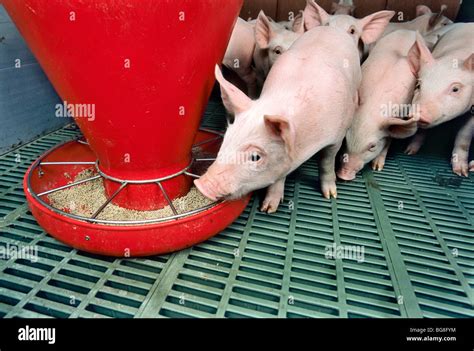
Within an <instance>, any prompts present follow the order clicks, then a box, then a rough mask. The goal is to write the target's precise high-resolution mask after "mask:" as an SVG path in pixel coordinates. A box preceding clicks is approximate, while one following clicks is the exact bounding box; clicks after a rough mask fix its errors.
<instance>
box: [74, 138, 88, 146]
mask: <svg viewBox="0 0 474 351" xmlns="http://www.w3.org/2000/svg"><path fill="white" fill-rule="evenodd" d="M77 142H78V143H79V144H83V145H89V143H88V142H87V141H84V140H80V139H79V140H77Z"/></svg>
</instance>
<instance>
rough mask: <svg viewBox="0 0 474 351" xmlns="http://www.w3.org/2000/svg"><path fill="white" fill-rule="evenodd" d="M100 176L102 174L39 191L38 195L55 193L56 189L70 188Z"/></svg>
mask: <svg viewBox="0 0 474 351" xmlns="http://www.w3.org/2000/svg"><path fill="white" fill-rule="evenodd" d="M98 178H100V175H96V176H94V177H91V178H87V179H83V180H79V181H77V182H74V183H70V184H66V185H63V186H60V187H57V188H54V189H51V190H47V191H44V192H42V193H39V194H38V195H37V196H44V195H48V194H51V193H54V192H56V191H59V190H64V189H67V188H70V187H72V186H75V185H79V184H82V183H86V182H89V181H91V180H94V179H98Z"/></svg>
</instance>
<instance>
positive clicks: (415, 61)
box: [407, 32, 434, 76]
mask: <svg viewBox="0 0 474 351" xmlns="http://www.w3.org/2000/svg"><path fill="white" fill-rule="evenodd" d="M407 59H408V64H409V65H410V69H411V71H412V73H413V74H414V75H415V76H418V72H419V71H420V68H421V67H422V66H423V65H426V64H430V63H432V62H433V61H434V58H433V55H431V52H430V50H429V49H428V47H427V46H426V44H425V40H424V39H423V37H422V36H421V35H420V33H418V32H416V40H415V43H414V44H413V46H412V47H411V48H410V50H409V51H408V55H407Z"/></svg>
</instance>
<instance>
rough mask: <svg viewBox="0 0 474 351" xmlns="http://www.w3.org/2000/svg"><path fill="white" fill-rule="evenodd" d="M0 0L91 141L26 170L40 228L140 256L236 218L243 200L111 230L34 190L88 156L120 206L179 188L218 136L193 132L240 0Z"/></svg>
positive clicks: (136, 205) (148, 206) (58, 180)
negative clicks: (197, 154) (197, 149)
mask: <svg viewBox="0 0 474 351" xmlns="http://www.w3.org/2000/svg"><path fill="white" fill-rule="evenodd" d="M3 3H4V6H5V8H6V10H7V11H8V13H9V15H10V17H11V18H12V19H13V21H14V22H15V24H16V25H17V27H18V29H19V30H20V32H21V33H22V35H23V37H24V38H25V40H26V42H27V43H28V45H29V47H30V48H31V50H32V51H33V53H34V54H35V56H36V57H37V58H38V61H39V62H40V64H41V66H42V68H43V69H44V71H45V73H46V74H47V76H48V77H49V79H50V81H51V82H52V83H53V85H54V86H55V88H56V90H57V91H58V93H59V95H60V96H61V98H62V99H63V100H64V101H65V104H67V105H66V106H67V108H68V109H71V108H72V110H73V111H72V112H73V113H72V114H73V117H74V119H75V121H76V123H77V124H78V126H79V128H80V129H81V131H82V132H83V134H84V137H85V140H86V143H87V144H88V145H84V143H79V142H72V143H67V144H65V145H63V146H61V147H58V148H55V149H53V150H50V151H49V152H47V153H46V154H45V155H43V156H42V157H41V158H40V159H39V160H38V161H36V162H35V163H34V164H33V165H32V167H30V169H29V170H28V172H27V174H26V176H25V182H24V187H25V193H26V196H27V200H28V203H29V205H30V208H31V210H32V213H33V215H34V216H35V218H36V219H37V220H38V223H39V224H40V225H41V226H43V227H44V228H45V230H47V231H48V232H49V233H50V234H51V235H53V236H55V237H56V238H58V239H59V240H61V241H64V242H66V243H68V244H70V245H71V246H73V247H76V248H79V249H82V250H85V251H90V252H94V253H101V254H108V255H115V256H124V255H130V256H140V255H150V254H158V253H164V252H170V251H174V250H178V249H181V248H184V247H188V246H190V245H193V244H195V243H197V242H200V241H202V240H205V239H207V238H208V237H210V236H212V235H214V234H216V233H217V232H218V231H220V230H222V229H223V228H225V227H226V226H227V225H229V224H230V223H231V222H232V221H233V220H234V219H235V218H236V217H237V216H238V215H239V214H240V212H241V211H242V210H243V209H244V208H245V206H246V204H247V202H248V198H245V199H243V200H241V201H234V202H223V203H219V204H215V205H213V206H209V207H208V208H205V209H201V210H199V211H195V212H190V213H186V214H178V215H176V216H173V217H170V218H168V219H167V220H166V221H164V220H159V221H158V220H156V221H152V222H153V224H147V223H148V222H146V223H143V222H141V223H139V224H136V223H135V225H132V224H134V223H129V225H125V226H117V225H110V224H113V223H108V224H105V223H104V221H102V222H100V221H96V220H95V218H90V219H83V218H77V216H74V215H70V214H67V213H65V212H62V211H57V210H55V209H53V208H52V207H51V206H49V205H48V203H47V201H46V200H44V194H43V199H42V196H40V195H41V193H45V192H48V191H49V189H52V188H55V187H58V186H64V185H66V183H67V179H64V173H65V172H67V173H68V174H70V175H74V174H77V173H79V171H80V170H81V169H83V168H84V166H87V165H89V167H91V165H92V164H94V165H95V167H97V170H98V171H99V173H100V174H101V175H102V176H103V178H104V185H105V188H106V192H107V195H108V201H110V202H113V203H114V204H116V205H119V206H121V207H125V208H128V209H134V210H155V209H159V208H162V207H163V206H165V205H167V204H169V203H170V201H172V200H173V199H175V198H177V197H180V196H183V195H185V194H186V193H187V192H188V191H189V189H190V186H191V184H192V182H191V180H192V177H193V176H194V175H192V174H191V173H190V171H189V170H190V168H189V167H190V165H191V163H192V161H193V160H192V157H191V149H192V147H193V144H196V143H198V144H199V143H200V142H202V141H203V140H204V139H206V138H207V139H206V140H211V139H213V138H214V139H215V135H209V133H206V132H200V133H197V129H198V127H199V124H200V117H201V115H202V113H203V112H204V108H205V105H206V103H207V100H208V98H209V95H210V91H211V89H212V86H213V83H214V77H213V70H214V66H215V64H216V63H218V62H221V60H222V57H223V54H224V52H225V48H226V46H227V43H228V40H229V38H230V34H231V30H232V26H233V24H234V23H235V20H236V18H237V15H238V12H239V9H240V7H241V5H242V0H199V1H187V0H173V1H165V0H158V1H157V0H89V1H63V0H28V1H16V0H4V1H3ZM213 14H218V15H217V16H214V15H213ZM206 144H208V145H206ZM212 144H213V143H212V142H210V143H204V144H203V145H202V149H203V151H206V150H207V151H209V150H208V148H209V147H210V148H212V147H214V148H215V147H216V144H214V146H212ZM214 151H215V150H214ZM48 162H49V164H48ZM39 166H40V167H41V168H38V167H39ZM81 167H82V168H81ZM108 203H109V202H108ZM106 205H107V203H106V204H104V206H106ZM98 211H99V212H100V209H98ZM175 214H176V213H175Z"/></svg>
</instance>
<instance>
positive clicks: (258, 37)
mask: <svg viewBox="0 0 474 351" xmlns="http://www.w3.org/2000/svg"><path fill="white" fill-rule="evenodd" d="M273 35H274V29H273V23H271V22H270V20H269V19H268V17H267V16H266V15H265V13H264V12H263V10H261V11H260V13H259V14H258V17H257V22H256V23H255V41H256V42H257V45H258V47H259V48H260V49H268V45H269V44H270V40H271V39H272V36H273Z"/></svg>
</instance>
